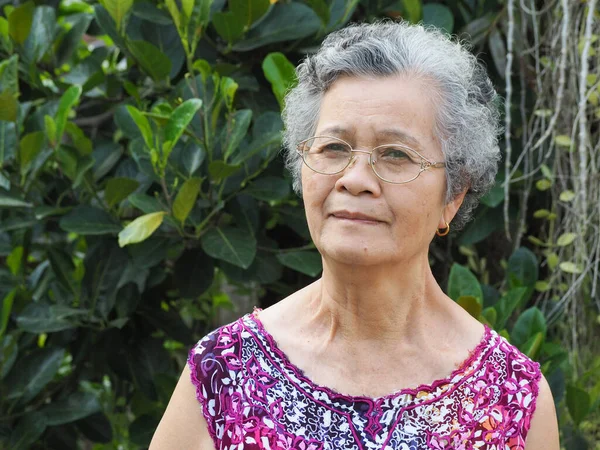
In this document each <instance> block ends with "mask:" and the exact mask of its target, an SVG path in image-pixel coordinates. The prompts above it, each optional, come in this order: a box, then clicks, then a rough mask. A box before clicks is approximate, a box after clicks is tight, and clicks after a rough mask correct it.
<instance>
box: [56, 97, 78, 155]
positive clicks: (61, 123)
mask: <svg viewBox="0 0 600 450" xmlns="http://www.w3.org/2000/svg"><path fill="white" fill-rule="evenodd" d="M81 92H82V91H81V86H71V87H70V88H69V89H67V91H66V92H65V93H64V94H63V96H62V97H61V98H60V102H59V104H58V111H57V112H56V141H57V142H58V143H59V144H60V142H61V141H62V135H63V132H64V131H65V126H66V125H67V118H68V117H69V113H70V112H71V110H72V109H73V106H75V104H76V103H77V102H78V101H79V97H81Z"/></svg>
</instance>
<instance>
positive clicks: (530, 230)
mask: <svg viewBox="0 0 600 450" xmlns="http://www.w3.org/2000/svg"><path fill="white" fill-rule="evenodd" d="M0 7H1V8H2V15H1V17H0V56H1V62H0V165H1V166H0V208H1V210H0V260H1V261H2V265H1V267H0V297H1V298H2V299H3V302H2V308H1V311H0V312H1V315H0V448H7V449H8V448H10V449H25V448H35V449H41V448H45V449H61V450H63V449H71V448H73V449H79V448H81V449H104V448H106V449H140V448H146V447H147V445H148V443H149V441H150V438H151V436H152V433H153V431H154V429H155V427H156V425H157V423H158V421H159V419H160V417H161V415H162V413H163V411H164V408H165V407H166V404H167V402H168V400H169V397H170V394H171V392H172V390H173V388H174V386H175V383H176V380H177V378H178V376H179V374H180V372H181V369H182V367H183V364H184V362H185V358H186V353H187V350H188V349H189V348H190V347H191V345H193V343H194V342H195V341H196V340H197V339H199V338H200V337H201V336H203V335H204V334H206V332H208V331H210V330H212V329H214V328H215V327H216V326H218V325H219V324H221V323H223V322H225V321H228V320H231V319H233V318H235V317H239V315H241V314H243V313H244V312H246V311H247V310H249V309H250V308H251V306H252V305H261V306H263V307H266V306H268V305H270V304H272V303H274V302H276V301H277V300H278V299H280V298H282V297H283V296H285V295H287V294H288V293H290V292H292V291H294V290H296V289H298V288H299V287H302V286H304V285H306V284H307V283H308V282H310V281H311V279H313V277H316V276H318V274H319V272H320V270H321V265H320V258H319V256H318V253H316V251H315V250H314V247H313V246H312V245H311V243H310V241H309V235H308V230H307V227H306V221H305V218H304V213H303V209H302V204H301V200H300V199H298V198H297V197H296V196H295V195H294V194H292V193H291V191H290V180H289V177H288V175H287V174H286V173H285V171H284V170H283V165H282V158H281V156H280V153H279V150H280V133H281V129H282V123H281V119H280V117H279V113H280V109H281V106H282V99H283V95H284V93H285V91H286V89H288V88H289V86H291V85H292V84H293V82H294V70H293V68H294V66H295V65H296V64H297V63H298V62H299V61H300V60H301V58H302V57H303V55H305V54H306V53H309V52H312V51H314V50H315V49H316V48H317V47H318V45H319V42H320V41H321V40H322V39H323V37H324V36H325V35H326V34H327V33H329V32H331V31H332V30H335V29H337V28H339V27H341V26H343V25H344V24H345V23H348V22H349V21H373V20H376V19H378V18H383V17H388V18H391V19H398V18H404V19H406V20H410V21H412V22H419V21H423V22H424V23H427V24H433V25H435V26H438V27H441V28H443V29H445V30H446V31H447V32H449V33H455V34H458V35H459V36H460V37H461V38H462V39H465V41H466V42H470V44H471V45H472V48H473V51H474V52H475V53H476V54H477V55H478V56H479V57H480V58H481V59H482V60H483V61H484V62H485V63H486V65H487V67H488V70H489V72H490V75H491V77H492V78H493V80H494V82H495V84H496V87H497V89H498V91H499V92H500V93H501V94H502V95H503V96H504V98H505V101H504V104H503V107H504V111H505V114H504V121H505V135H504V139H503V141H502V149H503V152H504V161H503V170H501V172H500V174H499V176H498V181H497V185H496V187H495V188H494V189H493V190H492V191H491V192H490V193H489V194H488V195H487V196H486V197H485V198H484V199H483V201H482V204H481V205H480V207H479V208H478V210H477V211H476V220H474V221H473V222H472V223H471V224H469V225H468V226H467V227H466V228H465V229H464V230H463V231H461V232H460V233H458V234H451V235H450V236H449V237H447V238H444V239H436V240H435V241H434V243H433V244H432V247H431V264H432V268H433V270H434V273H435V275H436V277H437V279H438V280H439V282H440V283H441V284H442V286H444V287H446V290H447V292H448V294H449V295H450V296H451V297H452V298H453V299H454V300H456V301H457V302H459V303H460V304H461V305H462V306H463V307H464V308H465V309H467V310H468V311H469V312H470V313H471V314H473V315H474V316H475V317H477V318H478V319H479V320H481V321H485V322H487V323H489V324H490V325H491V326H493V327H494V328H495V329H497V330H498V331H499V332H501V333H502V334H503V335H504V336H506V337H507V338H508V339H510V341H511V342H513V343H514V344H516V345H517V346H519V348H521V349H522V350H523V351H524V352H526V353H527V354H528V355H530V356H531V357H532V358H534V359H536V360H538V361H540V362H541V363H542V368H543V371H544V374H545V375H546V377H547V378H548V380H549V381H550V384H551V387H552V390H553V393H554V397H555V402H556V405H557V411H558V413H559V421H560V427H561V442H562V445H563V447H564V448H566V449H569V450H570V449H586V448H596V449H597V448H600V446H599V445H598V442H599V441H600V416H599V411H598V405H599V404H600V380H599V377H598V373H599V372H600V358H599V357H598V339H597V337H598V327H599V324H600V322H599V320H598V317H599V315H598V314H599V307H600V298H599V297H600V294H599V293H598V287H597V285H598V281H599V280H600V276H599V260H600V238H599V236H600V233H599V232H598V231H599V228H600V209H599V208H598V206H599V205H600V192H599V190H600V187H599V186H600V183H598V181H599V180H600V178H599V175H598V173H599V167H600V157H599V153H600V152H599V150H598V146H599V145H600V144H598V142H600V139H598V120H599V117H600V110H599V109H598V96H599V92H600V91H599V89H598V69H597V68H598V64H597V50H598V45H599V44H598V42H599V41H598V23H599V20H598V10H597V8H596V2H595V1H594V0H588V1H587V2H586V1H575V0H560V1H535V0H527V1H526V0H523V1H520V2H516V1H514V0H506V1H497V0H447V1H443V0H439V1H438V2H433V1H426V0H424V1H421V0H396V1H387V0H385V1H384V0H378V1H373V0H361V1H358V0H349V1H346V0H307V1H305V2H301V1H279V2H277V1H274V2H272V3H271V2H269V1H268V0H255V1H252V2H248V1H245V0H230V1H229V2H228V3H227V4H225V1H224V0H212V1H211V0H177V1H176V0H135V1H134V0H103V1H100V2H95V1H87V2H84V1H81V0H70V1H67V0H63V1H58V0H56V1H35V2H34V1H27V2H21V1H7V0H0Z"/></svg>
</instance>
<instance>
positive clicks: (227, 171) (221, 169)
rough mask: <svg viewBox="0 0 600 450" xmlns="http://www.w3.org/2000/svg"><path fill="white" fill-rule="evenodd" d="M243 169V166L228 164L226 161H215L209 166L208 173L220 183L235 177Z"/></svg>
mask: <svg viewBox="0 0 600 450" xmlns="http://www.w3.org/2000/svg"><path fill="white" fill-rule="evenodd" d="M241 167H242V166H240V165H234V164H227V163H226V162H224V161H213V162H211V163H210V165H209V166H208V173H209V174H210V176H211V177H212V179H213V180H214V181H220V180H222V179H223V178H227V177H229V176H231V175H233V174H234V173H236V172H237V171H238V170H240V169H241Z"/></svg>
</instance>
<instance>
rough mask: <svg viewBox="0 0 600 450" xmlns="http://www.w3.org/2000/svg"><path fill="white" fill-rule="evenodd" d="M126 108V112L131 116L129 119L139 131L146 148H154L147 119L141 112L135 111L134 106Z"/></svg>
mask: <svg viewBox="0 0 600 450" xmlns="http://www.w3.org/2000/svg"><path fill="white" fill-rule="evenodd" d="M126 108H127V111H128V112H129V115H131V118H132V119H133V121H134V122H135V124H136V125H137V127H138V128H139V129H140V133H141V135H142V137H143V138H144V142H145V143H146V146H147V147H148V148H149V149H151V148H154V138H153V133H152V127H151V126H150V122H149V121H148V118H147V117H146V116H145V115H144V114H142V112H141V111H140V110H139V109H137V108H136V107H135V106H132V105H127V106H126Z"/></svg>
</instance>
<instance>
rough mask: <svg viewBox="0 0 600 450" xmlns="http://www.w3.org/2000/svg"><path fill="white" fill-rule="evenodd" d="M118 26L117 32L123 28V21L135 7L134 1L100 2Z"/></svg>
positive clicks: (103, 0)
mask: <svg viewBox="0 0 600 450" xmlns="http://www.w3.org/2000/svg"><path fill="white" fill-rule="evenodd" d="M100 3H101V4H102V6H104V7H105V8H106V10H107V11H108V13H109V14H110V16H111V17H112V18H113V20H114V21H115V24H116V25H117V31H120V30H121V28H122V27H123V21H124V19H125V17H126V16H127V13H128V12H129V10H130V9H131V7H132V6H133V0H100Z"/></svg>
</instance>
